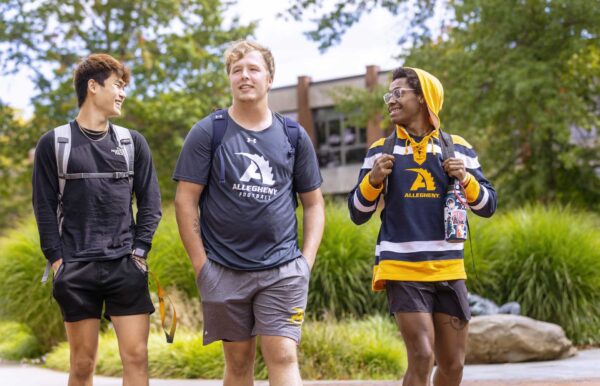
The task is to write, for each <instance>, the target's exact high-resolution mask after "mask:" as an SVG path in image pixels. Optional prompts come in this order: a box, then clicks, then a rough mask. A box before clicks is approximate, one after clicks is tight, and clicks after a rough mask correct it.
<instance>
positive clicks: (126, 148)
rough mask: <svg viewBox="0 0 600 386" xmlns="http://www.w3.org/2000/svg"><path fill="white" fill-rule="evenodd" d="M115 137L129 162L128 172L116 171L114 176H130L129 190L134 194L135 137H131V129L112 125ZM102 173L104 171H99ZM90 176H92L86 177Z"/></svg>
mask: <svg viewBox="0 0 600 386" xmlns="http://www.w3.org/2000/svg"><path fill="white" fill-rule="evenodd" d="M112 128H113V131H114V133H115V137H116V139H117V142H118V143H119V145H121V149H123V153H124V154H123V156H124V157H125V163H126V164H127V172H126V173H123V172H115V173H111V174H113V178H128V179H129V190H130V191H131V194H133V175H134V160H135V146H134V145H133V138H132V137H131V131H129V129H126V128H125V127H121V126H117V125H112ZM97 174H102V173H97ZM84 178H90V177H84ZM91 178H93V177H91Z"/></svg>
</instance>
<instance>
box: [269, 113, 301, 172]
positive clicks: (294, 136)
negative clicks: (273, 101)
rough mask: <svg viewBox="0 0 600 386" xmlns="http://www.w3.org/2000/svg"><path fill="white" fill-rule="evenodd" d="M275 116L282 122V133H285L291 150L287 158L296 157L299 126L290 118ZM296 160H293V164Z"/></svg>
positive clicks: (277, 114)
mask: <svg viewBox="0 0 600 386" xmlns="http://www.w3.org/2000/svg"><path fill="white" fill-rule="evenodd" d="M275 115H276V116H277V117H278V118H279V119H280V120H281V122H283V131H284V132H285V135H286V137H287V138H288V141H289V142H290V145H291V148H290V151H289V152H288V157H294V156H295V155H296V148H297V147H298V139H299V138H300V124H299V123H298V122H296V121H294V120H293V119H291V118H288V117H284V116H282V115H280V114H279V113H275ZM295 161H296V160H295V159H294V162H295Z"/></svg>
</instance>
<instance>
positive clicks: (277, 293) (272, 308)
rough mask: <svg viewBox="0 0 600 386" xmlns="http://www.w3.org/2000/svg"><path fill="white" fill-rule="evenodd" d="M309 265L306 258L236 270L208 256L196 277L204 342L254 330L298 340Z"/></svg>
mask: <svg viewBox="0 0 600 386" xmlns="http://www.w3.org/2000/svg"><path fill="white" fill-rule="evenodd" d="M309 279H310V268H309V267H308V262H307V261H306V259H305V258H304V257H299V258H297V259H294V260H292V261H290V262H288V263H285V264H283V265H280V266H278V267H275V268H271V269H267V270H263V271H238V270H233V269H230V268H227V267H225V266H223V265H221V264H218V263H215V262H214V261H211V260H207V261H206V264H204V266H203V267H202V269H201V270H200V274H199V275H198V278H197V279H196V284H197V285H198V290H199V293H200V298H201V299H202V311H203V314H204V340H203V342H204V344H205V345H207V344H209V343H212V342H214V341H217V340H223V341H226V342H238V341H244V340H248V339H250V338H252V337H254V336H256V335H270V336H283V337H288V338H290V339H293V340H295V341H296V342H300V335H301V329H302V322H303V321H304V310H305V308H306V301H307V296H308V281H309Z"/></svg>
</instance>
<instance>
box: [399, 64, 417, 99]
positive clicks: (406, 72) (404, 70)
mask: <svg viewBox="0 0 600 386" xmlns="http://www.w3.org/2000/svg"><path fill="white" fill-rule="evenodd" d="M402 78H406V82H407V83H408V85H409V86H410V87H411V88H414V89H415V94H417V95H423V89H422V88H421V82H420V81H419V77H418V76H417V73H416V72H415V70H413V69H412V68H408V67H398V68H397V69H395V70H394V72H393V73H392V82H393V81H395V80H396V79H402Z"/></svg>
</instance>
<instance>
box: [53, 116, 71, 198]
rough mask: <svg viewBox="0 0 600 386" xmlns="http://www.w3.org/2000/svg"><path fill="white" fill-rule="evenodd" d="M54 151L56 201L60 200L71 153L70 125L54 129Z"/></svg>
mask: <svg viewBox="0 0 600 386" xmlns="http://www.w3.org/2000/svg"><path fill="white" fill-rule="evenodd" d="M54 153H55V154H56V166H57V171H58V201H59V202H61V200H62V195H63V192H64V191H65V182H66V181H65V180H66V178H65V176H66V174H67V165H68V164H69V155H70V154H71V125H70V124H66V125H62V126H59V127H57V128H56V129H54Z"/></svg>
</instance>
